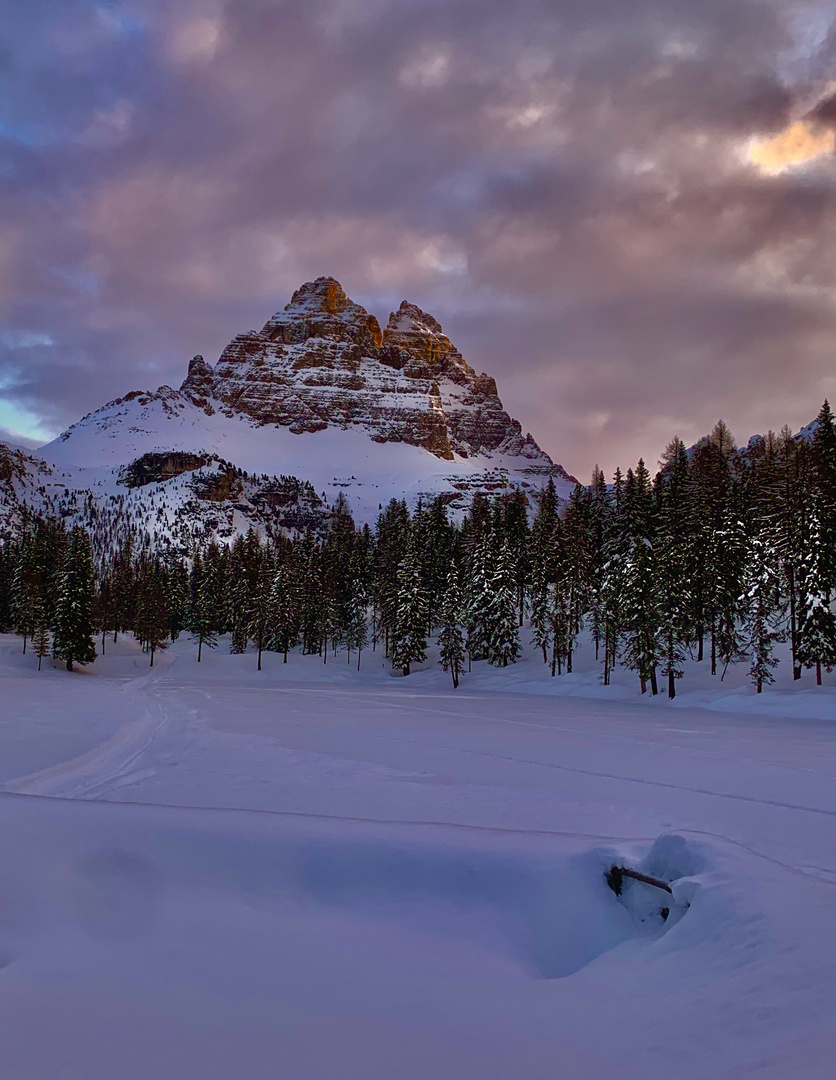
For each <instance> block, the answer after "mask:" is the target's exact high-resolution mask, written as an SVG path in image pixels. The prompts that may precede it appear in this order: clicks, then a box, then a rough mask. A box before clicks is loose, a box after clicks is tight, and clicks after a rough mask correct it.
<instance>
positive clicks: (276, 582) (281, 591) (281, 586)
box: [269, 565, 299, 664]
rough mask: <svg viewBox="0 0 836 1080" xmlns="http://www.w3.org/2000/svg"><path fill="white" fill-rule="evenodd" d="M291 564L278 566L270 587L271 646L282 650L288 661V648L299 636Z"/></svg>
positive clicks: (285, 660) (275, 649) (291, 646)
mask: <svg viewBox="0 0 836 1080" xmlns="http://www.w3.org/2000/svg"><path fill="white" fill-rule="evenodd" d="M293 586H294V582H293V576H292V571H291V568H290V566H288V565H284V566H279V567H277V568H276V570H275V572H274V574H273V581H272V584H271V588H270V640H269V648H270V649H272V650H274V651H275V652H280V653H282V654H283V656H284V663H285V664H286V663H287V654H288V650H290V649H291V648H293V646H294V645H295V644H296V641H297V639H298V636H299V632H298V629H297V620H296V611H295V603H294V597H295V590H294V587H293Z"/></svg>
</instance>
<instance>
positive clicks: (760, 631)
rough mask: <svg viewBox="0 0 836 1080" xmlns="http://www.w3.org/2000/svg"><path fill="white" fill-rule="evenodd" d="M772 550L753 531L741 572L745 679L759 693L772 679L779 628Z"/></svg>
mask: <svg viewBox="0 0 836 1080" xmlns="http://www.w3.org/2000/svg"><path fill="white" fill-rule="evenodd" d="M776 566H777V559H776V557H775V552H774V550H773V549H771V548H770V546H769V543H768V540H767V538H766V537H765V536H764V535H762V534H758V533H756V534H755V535H753V536H752V537H750V540H749V547H748V551H747V556H746V566H745V569H744V574H743V596H742V598H741V599H742V607H743V632H744V637H745V641H746V644H747V647H748V652H749V678H750V679H751V680H752V684H753V685H754V686H755V689H756V690H757V692H758V693H759V694H760V693H761V692H762V691H763V687H764V684H765V683H771V682H773V681H774V678H773V675H772V669H773V668H774V667H775V665H776V664H777V663H778V661H777V660H776V658H775V656H774V649H775V645H776V643H777V642H779V641H782V640H783V634H782V633H781V629H780V622H781V615H782V611H781V606H780V580H779V575H778V570H777V568H776Z"/></svg>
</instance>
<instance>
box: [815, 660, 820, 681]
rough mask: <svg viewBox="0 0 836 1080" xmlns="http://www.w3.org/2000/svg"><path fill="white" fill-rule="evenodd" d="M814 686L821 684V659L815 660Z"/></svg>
mask: <svg viewBox="0 0 836 1080" xmlns="http://www.w3.org/2000/svg"><path fill="white" fill-rule="evenodd" d="M816 686H821V660H817V661H816Z"/></svg>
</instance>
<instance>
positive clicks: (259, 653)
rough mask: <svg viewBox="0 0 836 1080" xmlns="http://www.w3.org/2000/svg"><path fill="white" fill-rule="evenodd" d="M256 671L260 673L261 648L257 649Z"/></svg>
mask: <svg viewBox="0 0 836 1080" xmlns="http://www.w3.org/2000/svg"><path fill="white" fill-rule="evenodd" d="M258 670H259V671H261V646H260V645H259V647H258Z"/></svg>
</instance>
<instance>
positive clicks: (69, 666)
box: [67, 657, 73, 671]
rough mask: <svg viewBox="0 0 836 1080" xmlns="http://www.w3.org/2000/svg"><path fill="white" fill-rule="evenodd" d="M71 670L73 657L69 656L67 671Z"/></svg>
mask: <svg viewBox="0 0 836 1080" xmlns="http://www.w3.org/2000/svg"><path fill="white" fill-rule="evenodd" d="M72 670H73V658H72V657H70V658H69V660H67V671H72Z"/></svg>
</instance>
